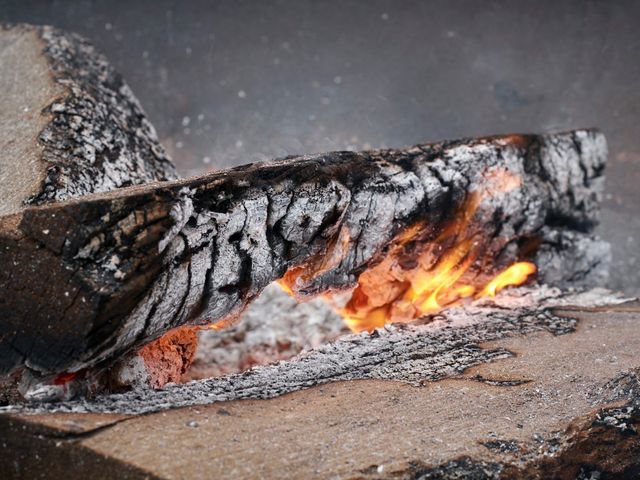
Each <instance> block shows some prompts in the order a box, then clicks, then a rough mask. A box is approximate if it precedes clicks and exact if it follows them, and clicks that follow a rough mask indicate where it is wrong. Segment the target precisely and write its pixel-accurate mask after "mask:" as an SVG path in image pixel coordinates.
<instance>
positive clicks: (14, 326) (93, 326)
mask: <svg viewBox="0 0 640 480" xmlns="http://www.w3.org/2000/svg"><path fill="white" fill-rule="evenodd" d="M2 35H3V38H6V36H7V35H9V36H11V35H14V36H15V35H18V36H19V37H20V42H21V43H20V42H19V45H21V48H22V50H21V51H20V52H17V54H16V55H5V56H4V57H3V58H6V59H7V60H6V61H8V62H13V63H15V64H18V65H19V64H20V62H21V61H22V59H23V58H24V56H25V52H29V53H30V54H32V55H33V57H34V58H35V60H33V61H39V62H44V65H49V66H51V68H50V69H48V70H47V69H44V70H43V71H46V72H48V73H45V74H43V75H44V77H45V78H44V79H43V78H40V79H39V81H41V82H45V83H46V84H47V85H50V86H53V87H52V90H51V92H52V93H51V95H50V96H45V97H46V98H43V99H42V103H41V104H39V105H38V107H39V110H38V111H41V112H42V113H41V116H40V117H38V116H36V117H37V118H35V119H34V122H33V123H32V124H29V126H30V127H31V128H32V130H33V132H32V133H33V135H32V136H31V137H29V139H27V140H29V141H30V142H32V145H31V147H32V148H31V149H30V150H29V151H30V154H29V155H27V156H25V155H23V156H19V157H15V158H19V159H20V161H23V160H24V159H27V160H28V161H29V162H30V165H36V166H37V167H38V168H39V169H40V170H39V171H40V172H41V176H40V177H39V179H36V180H35V181H34V180H33V178H31V179H30V180H29V181H30V182H31V183H30V184H29V185H27V187H26V188H24V189H22V190H21V191H24V194H23V195H22V196H20V197H19V198H13V197H12V198H13V199H12V203H11V205H10V208H6V209H3V210H2V213H3V215H2V216H0V251H1V252H2V255H1V256H0V292H2V301H0V373H1V374H2V375H5V376H8V375H12V374H16V373H22V374H23V379H24V378H26V379H27V381H26V383H25V385H27V387H25V388H24V389H23V391H26V392H27V393H28V392H30V391H31V392H34V391H40V390H38V389H39V388H40V386H41V385H43V384H56V383H64V382H62V381H61V379H69V378H81V379H82V378H84V379H85V380H86V381H87V382H90V380H91V379H92V378H93V377H95V376H96V375H98V374H100V373H101V372H103V371H104V370H105V369H108V368H109V367H111V366H112V365H113V364H114V362H116V361H118V360H121V359H123V358H124V357H125V356H126V354H128V353H130V352H134V351H136V350H137V349H139V348H140V347H142V346H143V345H145V344H148V343H149V342H151V341H154V340H156V339H158V338H159V337H161V336H162V335H163V334H165V333H167V332H169V331H170V330H172V329H175V328H176V327H180V326H183V325H209V324H214V325H216V326H218V327H221V326H224V325H227V324H230V323H233V322H234V321H235V320H236V319H237V318H238V316H239V315H240V313H241V312H242V311H243V309H244V308H245V307H246V305H247V304H248V303H249V302H250V301H251V300H252V299H254V298H255V297H256V296H257V295H259V294H260V292H261V291H262V290H263V289H264V288H265V287H266V286H267V285H269V284H270V283H271V282H274V281H276V280H279V281H280V283H281V285H284V286H285V288H286V289H287V290H288V291H290V292H291V294H292V295H294V296H295V297H296V298H299V299H308V298H312V297H315V296H318V295H326V294H336V293H339V292H351V298H350V300H349V301H348V302H347V303H346V304H345V305H342V307H341V308H342V309H343V310H342V311H343V312H344V314H345V316H346V317H347V318H348V319H349V321H350V322H351V326H352V327H353V328H354V329H355V330H360V329H371V328H373V327H375V326H378V325H381V324H384V322H387V321H407V320H412V319H414V318H417V317H419V316H421V315H422V314H424V313H425V312H432V311H434V310H435V309H437V308H440V307H442V306H446V305H451V304H454V303H459V302H461V301H463V300H464V299H465V298H467V299H472V298H475V297H478V296H480V295H484V294H488V295H491V294H493V293H495V291H497V290H498V289H499V288H501V287H502V286H504V285H506V284H509V283H521V282H522V281H524V280H526V279H527V278H528V277H529V275H530V274H532V273H533V269H534V265H535V267H537V274H536V278H537V280H538V281H539V282H541V283H548V284H552V285H567V284H570V285H573V286H584V285H592V284H601V283H602V282H603V280H604V279H605V278H606V273H607V263H608V255H609V249H608V245H607V244H605V243H604V242H602V241H601V240H599V239H598V238H597V237H596V236H595V234H594V233H593V232H594V228H595V226H596V224H597V221H598V210H599V202H600V197H601V194H602V186H603V181H604V176H603V170H604V166H605V162H606V154H607V151H606V142H605V139H604V136H603V135H602V134H601V133H599V132H598V131H596V130H576V131H571V132H564V133H556V134H547V135H503V136H494V137H486V138H480V139H462V140H455V141H445V142H439V143H432V144H424V145H417V146H413V147H409V148H404V149H384V150H371V151H366V152H332V153H327V154H319V155H312V156H297V157H289V158H286V159H283V160H277V161H273V162H266V163H260V164H252V165H247V166H244V167H239V168H234V169H230V170H225V171H219V172H215V173H211V174H208V175H204V176H201V177H197V178H190V179H184V180H175V179H173V178H174V176H175V174H174V171H173V166H172V165H171V163H170V161H169V160H168V159H167V158H166V157H165V156H164V153H163V152H162V149H161V147H160V146H159V145H158V143H157V140H156V138H155V135H154V134H153V130H152V128H151V127H150V125H148V122H146V120H145V119H144V114H143V113H142V110H141V109H140V107H139V105H138V104H137V102H136V101H135V99H134V98H133V97H132V96H131V95H130V92H129V90H128V89H127V88H126V85H124V83H123V82H122V80H121V79H120V77H119V76H117V74H115V72H113V71H112V70H111V69H110V67H108V65H107V64H106V61H105V60H104V58H103V57H101V56H100V55H99V54H97V53H96V52H95V51H94V50H93V49H92V48H91V47H90V46H88V45H87V44H86V42H84V41H83V40H82V39H80V38H79V37H76V36H73V35H70V36H67V35H66V34H63V33H61V32H59V31H56V30H53V29H47V28H45V29H29V28H27V27H20V28H19V29H18V30H17V31H16V30H11V29H8V30H7V29H5V30H2ZM6 44H7V45H9V47H4V48H14V47H13V46H14V45H15V44H16V43H15V42H13V41H9V42H6ZM43 48H44V49H43ZM71 60H73V61H71ZM14 66H15V65H14ZM4 70H5V69H4V68H3V71H4ZM51 72H54V73H51ZM47 75H50V77H47ZM38 85H40V86H42V85H41V84H38ZM54 87H55V88H54ZM61 92H62V93H61ZM16 95H18V96H19V95H24V96H28V95H30V91H29V89H25V90H24V91H19V92H17V93H16ZM60 95H62V97H60ZM61 98H62V100H61ZM90 107H96V108H97V109H98V112H97V113H96V114H95V115H93V114H91V115H89V114H88V117H89V118H91V119H92V122H97V123H95V124H94V123H92V124H91V129H89V130H86V131H85V130H84V129H83V125H85V124H84V123H83V120H82V119H83V118H84V115H83V114H82V112H84V110H82V109H83V108H85V109H86V108H90ZM7 111H8V112H9V113H6V112H7ZM7 111H5V113H4V114H5V115H11V114H12V113H11V112H13V114H14V115H18V114H17V113H15V112H16V111H15V110H7ZM123 115H124V116H123ZM8 120H9V123H10V122H11V121H15V122H18V121H21V122H24V121H25V119H23V118H22V117H20V118H9V119H8ZM35 120H37V122H36V121H35ZM5 123H7V122H5ZM85 126H86V125H85ZM87 128H88V127H87ZM79 131H80V134H79V133H78V132H79ZM37 132H40V133H39V134H38V133H37ZM103 137H104V138H103ZM114 138H115V139H118V142H117V144H112V143H109V142H107V140H108V139H114ZM25 141H26V140H25ZM64 145H73V149H71V150H67V149H65V148H62V146H64ZM58 147H59V148H58ZM92 149H93V150H92ZM87 152H89V153H90V155H89V154H88V153H87ZM91 152H93V153H91ZM116 153H117V154H116ZM85 154H87V155H89V157H90V158H89V157H87V155H85ZM92 155H93V156H92ZM94 156H95V158H94ZM98 157H100V158H103V157H104V158H103V159H102V161H100V162H98V161H90V160H91V158H93V159H94V160H95V159H96V158H98ZM15 158H14V157H2V159H1V162H2V164H3V165H10V164H11V162H16V161H17V160H16V159H15ZM114 159H116V160H114ZM27 160H24V161H27ZM93 168H103V169H105V172H103V173H104V175H103V176H102V177H101V176H100V175H98V174H94V173H93V170H91V169H93ZM16 171H20V172H23V173H24V172H25V171H27V168H26V167H24V165H20V166H18V167H17V169H16ZM83 172H86V173H83ZM128 175H131V176H130V177H129V176H128ZM23 177H24V178H23V179H22V180H21V181H27V180H26V178H27V176H26V175H23ZM2 179H3V180H2V181H3V183H2V184H0V191H1V192H4V193H6V192H9V191H13V190H12V189H13V186H14V183H15V180H16V179H14V178H9V180H7V179H5V177H2ZM106 179H111V180H113V181H107V180H106ZM114 179H115V180H114ZM116 180H117V181H116ZM153 180H157V181H155V182H154V181H153ZM146 182H148V183H146ZM14 197H15V195H14ZM36 204H37V205H36ZM514 264H516V267H514V268H515V269H516V270H513V269H511V268H510V267H513V265H514ZM505 272H508V274H509V275H511V274H513V273H517V275H515V277H517V278H516V279H515V280H509V281H505V276H506V275H507V273H505ZM165 343H167V344H168V343H170V342H165ZM181 348H182V347H181ZM182 350H184V351H185V352H190V351H191V350H190V349H189V348H183V349H182ZM149 357H150V356H149ZM159 358H165V357H163V356H162V355H160V356H159ZM185 358H186V357H185ZM189 361H190V360H189V359H186V362H187V363H188V362H189Z"/></svg>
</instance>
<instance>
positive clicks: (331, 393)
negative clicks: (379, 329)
mask: <svg viewBox="0 0 640 480" xmlns="http://www.w3.org/2000/svg"><path fill="white" fill-rule="evenodd" d="M600 298H601V299H602V298H604V297H602V296H600ZM582 310H583V311H577V310H575V308H574V309H573V310H571V311H563V312H555V315H557V316H560V317H566V316H570V317H572V318H574V319H575V320H573V321H572V322H571V325H572V328H573V331H571V332H569V333H566V334H562V335H554V334H553V333H551V332H549V331H547V330H545V329H542V330H540V329H535V330H534V331H530V332H529V333H527V334H526V335H522V334H518V333H515V334H514V335H510V336H507V337H503V338H501V339H496V340H493V341H489V342H486V343H483V344H482V348H483V349H485V350H486V351H489V352H491V351H502V352H505V353H506V354H505V355H504V356H502V357H500V358H497V359H494V360H493V361H492V362H490V363H485V364H481V365H477V366H475V367H472V368H470V369H467V370H465V371H463V372H458V373H456V375H455V377H453V378H448V379H441V380H435V381H433V380H432V381H426V382H422V383H421V384H420V386H418V384H407V383H404V382H395V381H388V380H387V381H385V380H381V379H369V380H359V381H340V382H335V383H331V384H326V385H321V386H318V385H316V386H312V387H310V388H308V389H306V390H302V391H298V392H294V393H291V394H288V395H283V396H279V397H277V398H273V399H270V400H255V399H254V400H242V401H227V402H216V403H213V404H211V405H197V406H193V407H187V408H179V409H172V410H168V411H163V412H159V413H152V414H148V415H142V416H132V417H127V416H122V415H120V416H110V415H100V416H97V417H94V415H95V414H78V413H76V414H71V413H67V414H63V413H57V414H51V413H49V414H36V415H29V416H25V415H22V416H18V415H14V414H12V415H0V431H1V432H2V439H3V441H2V443H1V444H0V446H1V448H2V449H3V455H1V456H0V465H1V466H2V469H3V471H4V472H8V478H24V476H25V475H28V474H31V476H36V475H37V474H40V473H42V472H47V473H49V476H50V478H63V475H66V476H67V477H68V475H69V474H72V473H73V474H78V475H92V476H95V475H97V476H98V477H97V478H100V477H99V475H100V474H101V472H106V471H108V472H109V473H110V474H112V475H116V476H121V477H122V476H130V478H138V476H142V475H145V474H146V475H149V476H151V477H152V478H185V477H188V478H211V477H212V476H215V477H216V478H247V479H249V478H282V477H287V478H327V477H330V478H367V479H368V478H374V479H384V478H396V479H397V478H401V479H415V478H439V479H454V478H455V479H459V478H466V477H465V475H468V474H474V475H475V476H474V477H472V478H477V479H495V478H504V479H521V478H522V479H524V478H559V479H571V480H573V479H575V478H594V477H593V475H596V476H597V475H598V474H599V475H600V478H614V479H627V478H635V477H636V476H637V474H638V471H639V470H638V469H639V468H640V464H639V463H638V459H639V458H640V440H639V436H638V433H637V429H638V428H640V411H639V410H638V406H639V405H640V403H639V402H640V400H639V399H638V392H640V385H639V383H638V382H639V378H640V376H639V373H638V372H640V363H639V360H638V356H637V354H636V351H637V346H638V344H639V342H640V329H638V322H640V310H639V309H638V305H637V304H635V305H622V306H620V307H615V308H613V307H601V308H595V309H592V311H591V312H586V311H584V309H582ZM444 328H445V329H446V328H447V327H444ZM449 328H452V327H449ZM453 328H455V327H453ZM434 338H435V337H434ZM435 355H436V358H437V354H435ZM425 363H428V362H425ZM424 368H425V370H424V372H425V373H428V371H429V370H428V369H429V367H428V366H425V367H424ZM82 419H84V422H82ZM110 419H111V420H110ZM92 422H95V425H94V426H93V427H92V426H91V425H92ZM26 445H28V446H29V448H24V449H21V448H22V446H26ZM71 452H73V454H72V453H71ZM69 456H71V458H82V459H83V461H76V462H67V463H65V470H64V472H58V471H57V470H55V465H57V464H58V463H59V462H60V459H61V458H65V459H66V458H69ZM53 459H55V460H53ZM52 460H53V464H50V463H49V462H50V461H52ZM98 465H103V467H102V468H100V467H98ZM114 467H115V470H111V469H112V468H114ZM108 468H109V470H107V469H108ZM132 471H134V472H136V473H137V475H138V476H136V475H134V474H133V473H131V472H132ZM104 475H105V476H107V474H106V473H105V474H104ZM580 475H582V476H580Z"/></svg>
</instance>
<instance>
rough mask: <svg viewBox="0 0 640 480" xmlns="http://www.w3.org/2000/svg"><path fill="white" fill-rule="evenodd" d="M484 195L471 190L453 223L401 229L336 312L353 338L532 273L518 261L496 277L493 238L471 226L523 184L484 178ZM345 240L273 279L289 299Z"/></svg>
mask: <svg viewBox="0 0 640 480" xmlns="http://www.w3.org/2000/svg"><path fill="white" fill-rule="evenodd" d="M482 176H483V181H482V186H483V187H482V190H480V191H472V192H471V193H470V194H469V195H468V197H467V199H466V200H465V201H464V202H463V203H462V205H461V206H460V207H459V208H458V209H457V211H456V212H455V213H454V215H453V220H451V221H449V222H447V223H446V224H444V225H438V226H437V231H435V232H434V230H435V228H430V227H429V226H428V225H425V224H423V223H418V224H415V225H412V226H410V227H407V228H405V229H404V230H403V231H402V232H401V233H400V234H399V235H398V236H396V238H395V240H394V241H393V242H391V244H390V246H389V247H388V248H387V250H386V254H385V256H384V258H382V259H381V261H380V262H379V263H378V264H377V265H375V266H373V267H371V268H369V269H368V270H366V271H364V272H363V273H362V274H360V276H359V277H358V285H357V286H356V287H355V289H354V290H353V291H352V293H351V298H350V299H349V300H348V302H347V303H346V304H345V305H343V306H341V307H338V311H339V312H340V314H341V315H342V316H343V318H344V320H345V322H346V324H347V325H348V326H349V328H350V329H351V330H352V331H354V332H361V331H365V330H367V331H372V330H374V329H376V328H379V327H382V326H384V325H385V324H386V323H391V322H409V321H412V320H414V319H417V318H420V317H421V316H424V315H426V314H430V313H434V312H438V311H440V310H442V309H443V308H445V307H447V306H452V305H454V304H457V303H459V302H460V301H461V300H463V299H465V298H471V297H473V298H476V299H477V298H481V297H486V296H489V297H492V296H494V295H496V293H497V292H499V291H500V290H502V289H503V288H505V287H507V286H510V285H520V284H522V283H523V282H525V281H526V280H527V278H528V277H529V276H530V275H532V274H533V273H535V271H536V267H535V265H534V264H532V263H530V262H518V263H515V264H513V265H511V266H510V267H509V268H507V269H505V270H504V271H502V272H500V273H498V274H497V275H494V272H495V266H494V263H493V261H494V260H495V259H494V258H492V255H494V254H493V253H492V252H491V251H488V249H489V244H490V243H491V232H487V231H486V229H484V228H483V226H486V225H487V224H488V222H487V221H486V220H484V221H476V217H477V216H478V215H486V214H487V213H489V214H492V213H493V211H492V209H491V208H489V209H488V210H486V211H482V209H481V205H482V203H483V202H484V201H486V200H494V199H495V198H496V197H497V196H499V195H504V194H506V193H508V192H509V191H511V190H514V189H516V188H518V187H519V186H520V185H521V178H520V177H519V176H518V175H516V174H514V173H512V172H510V171H509V170H506V169H503V168H493V169H490V170H488V171H485V172H484V173H483V174H482ZM349 241H350V236H349V234H348V231H346V230H345V229H344V228H343V229H342V230H341V232H340V235H339V238H338V239H336V240H335V241H334V242H333V243H332V244H331V245H330V247H329V249H328V252H327V256H326V258H325V259H315V260H313V261H311V262H309V263H307V264H305V265H300V266H297V267H294V268H293V269H291V270H290V271H288V272H287V274H285V276H284V277H283V278H282V279H280V280H279V281H278V284H279V285H280V286H281V287H282V288H283V290H284V291H286V292H287V293H289V294H291V295H294V296H295V294H296V286H297V281H298V280H299V279H301V280H302V284H304V283H305V281H307V280H309V279H313V278H314V277H315V276H316V275H318V274H319V273H322V272H323V271H327V270H328V269H330V268H333V266H335V265H336V264H337V263H339V259H340V258H342V255H343V254H344V253H345V252H346V251H347V249H348V242H349Z"/></svg>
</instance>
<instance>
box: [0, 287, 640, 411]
mask: <svg viewBox="0 0 640 480" xmlns="http://www.w3.org/2000/svg"><path fill="white" fill-rule="evenodd" d="M631 300H633V299H629V298H623V297H621V296H620V295H618V294H613V293H611V292H608V291H606V290H603V289H595V290H591V291H586V292H579V293H568V292H562V291H561V290H559V289H557V288H551V287H547V286H540V287H536V288H527V287H522V288H520V289H513V290H511V291H509V293H508V294H505V295H499V296H497V297H495V298H494V299H492V300H480V301H478V302H475V304H473V305H470V306H466V307H463V308H452V309H448V310H445V311H442V312H440V313H438V314H436V315H434V316H430V317H426V318H424V319H423V323H422V324H408V325H402V324H395V325H390V326H386V327H384V328H381V329H377V330H375V331H374V332H373V333H372V334H369V333H362V334H351V335H345V336H343V337H341V338H340V339H338V340H336V341H335V342H331V343H327V344H325V345H322V346H320V347H319V348H317V349H313V350H311V351H308V352H304V353H302V354H300V355H298V356H296V357H294V358H293V359H291V360H288V361H282V362H276V363H275V364H271V365H266V366H258V367H255V368H253V369H251V370H249V371H247V372H244V373H241V374H232V375H226V376H222V377H215V378H210V379H205V380H199V381H193V382H188V383H185V384H181V385H167V386H166V387H165V388H164V389H163V390H152V389H136V390H134V391H131V392H127V393H122V394H112V395H102V396H100V397H98V398H97V399H96V400H90V399H82V400H77V401H67V402H58V403H51V404H47V403H35V404H33V405H29V404H26V405H24V406H9V407H3V408H2V409H0V411H5V412H33V413H37V412H69V413H79V412H83V413H87V412H91V413H119V414H135V415H138V414H145V413H151V412H157V411H161V410H166V409H170V408H177V407H186V406H194V405H207V404H211V403H215V402H223V401H230V400H240V399H250V398H254V399H267V398H273V397H277V396H280V395H283V394H286V393H291V392H295V391H297V390H300V389H306V388H309V387H311V386H315V385H322V384H326V383H331V382H337V381H346V380H362V379H381V380H395V381H401V382H406V383H410V384H412V385H415V386H420V385H422V384H423V383H424V382H431V381H437V380H442V379H445V378H451V377H455V376H459V375H460V374H462V373H463V372H464V371H465V370H467V369H468V368H470V367H472V366H474V365H479V364H482V363H487V362H491V361H494V360H497V359H502V358H507V357H510V356H512V355H513V353H512V352H510V351H508V350H505V349H483V348H482V347H481V346H480V345H481V344H483V343H486V342H489V341H493V340H497V339H501V338H507V337H511V336H514V335H527V334H531V333H533V332H540V331H546V332H550V333H552V334H553V335H565V334H568V333H571V332H573V331H574V329H575V326H576V320H575V319H573V318H571V317H569V316H564V315H557V314H554V313H553V311H552V309H553V308H554V307H565V308H566V307H575V308H581V309H585V308H592V307H598V306H611V305H617V304H621V303H625V302H628V301H631ZM44 394H45V395H48V391H47V389H46V388H45V389H44ZM37 395H38V392H34V400H37Z"/></svg>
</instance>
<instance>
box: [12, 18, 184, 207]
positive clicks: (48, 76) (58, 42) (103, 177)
mask: <svg viewBox="0 0 640 480" xmlns="http://www.w3.org/2000/svg"><path fill="white" fill-rule="evenodd" d="M0 62H1V64H2V69H0V88H1V89H2V92H3V95H2V98H1V99H0V105H1V106H2V108H0V142H1V143H0V145H2V149H0V167H1V168H0V191H1V192H2V195H3V197H2V203H0V215H5V214H8V213H13V212H16V211H18V210H20V209H21V208H23V206H24V203H25V202H26V203H30V204H42V203H46V202H50V201H59V200H64V199H67V198H72V197H77V196H81V195H85V194H88V193H93V192H105V191H109V190H113V189H115V188H119V187H123V186H128V185H134V184H140V183H146V182H149V181H153V180H171V179H175V178H177V174H176V171H175V168H174V166H173V164H172V163H171V161H170V160H169V159H168V158H167V156H166V155H165V153H164V149H163V148H162V146H161V145H160V144H159V142H158V139H157V137H156V133H155V130H154V128H153V126H152V125H151V123H150V122H149V121H148V120H147V118H146V116H145V114H144V112H143V110H142V107H141V106H140V104H139V103H138V101H137V100H136V98H135V97H134V96H133V94H132V93H131V90H130V89H129V87H128V86H127V84H126V83H125V82H124V81H123V79H122V77H121V76H120V75H119V74H118V73H117V72H115V70H114V69H113V68H112V67H111V66H110V65H109V63H108V62H107V60H106V58H105V57H104V56H103V55H101V54H99V53H98V52H97V51H96V50H95V49H94V47H93V46H91V45H90V44H89V43H88V42H87V41H86V40H84V39H83V38H82V37H80V36H78V35H75V34H71V33H64V32H61V31H60V30H57V29H55V28H52V27H34V26H29V25H18V26H13V27H11V26H7V25H4V26H3V25H0Z"/></svg>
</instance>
